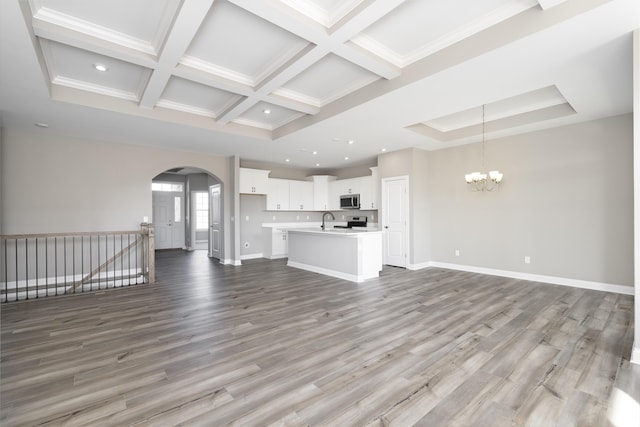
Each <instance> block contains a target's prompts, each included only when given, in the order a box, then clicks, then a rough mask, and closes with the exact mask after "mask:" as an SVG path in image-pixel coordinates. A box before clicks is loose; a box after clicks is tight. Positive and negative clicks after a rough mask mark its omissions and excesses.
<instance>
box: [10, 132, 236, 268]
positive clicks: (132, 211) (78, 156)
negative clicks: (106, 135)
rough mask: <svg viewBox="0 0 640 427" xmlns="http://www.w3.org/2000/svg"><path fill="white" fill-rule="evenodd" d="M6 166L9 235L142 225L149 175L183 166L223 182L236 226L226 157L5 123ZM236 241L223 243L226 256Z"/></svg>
mask: <svg viewBox="0 0 640 427" xmlns="http://www.w3.org/2000/svg"><path fill="white" fill-rule="evenodd" d="M1 166H2V168H1V172H0V176H1V178H2V183H1V185H2V194H3V198H4V200H3V201H4V204H3V206H2V212H1V215H0V217H1V220H0V221H1V227H2V230H3V232H4V233H5V234H18V233H47V232H70V231H105V230H135V229H138V228H139V225H140V222H141V221H142V218H143V216H148V217H149V218H151V211H152V206H151V180H152V179H153V178H154V177H155V176H156V175H158V174H159V173H161V172H163V171H166V170H168V169H172V168H175V167H183V166H193V167H198V168H201V169H203V170H206V171H208V172H210V173H211V174H212V175H215V176H216V177H217V178H219V179H220V180H221V181H222V182H223V191H224V200H223V203H224V206H225V232H227V230H228V231H229V232H231V231H232V228H231V223H230V218H231V216H232V215H233V212H232V211H231V210H230V209H227V208H226V206H232V205H233V204H232V203H231V201H232V200H233V192H232V191H227V186H229V183H230V182H231V177H232V176H233V171H232V169H231V168H230V166H231V163H230V161H229V159H227V158H225V157H221V156H214V155H206V154H202V153H192V152H187V151H180V150H167V149H154V148H150V147H142V146H134V145H125V144H112V143H106V142H101V141H97V140H85V139H77V138H73V137H70V136H63V135H59V134H56V133H55V131H54V130H53V129H47V130H40V129H36V128H34V129H19V128H11V129H9V128H4V129H3V156H2V165H1ZM231 184H232V183H231ZM231 189H233V186H232V185H231ZM232 242H233V239H229V241H227V240H225V246H224V249H225V254H229V255H230V254H232V253H233V252H232V249H233V248H232ZM227 258H231V256H227Z"/></svg>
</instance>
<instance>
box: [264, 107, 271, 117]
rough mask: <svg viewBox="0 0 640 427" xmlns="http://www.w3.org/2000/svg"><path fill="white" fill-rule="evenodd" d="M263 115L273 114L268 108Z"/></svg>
mask: <svg viewBox="0 0 640 427" xmlns="http://www.w3.org/2000/svg"><path fill="white" fill-rule="evenodd" d="M262 112H263V113H265V114H266V115H269V114H271V110H270V109H268V108H265V109H264V110H262Z"/></svg>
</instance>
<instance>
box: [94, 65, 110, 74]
mask: <svg viewBox="0 0 640 427" xmlns="http://www.w3.org/2000/svg"><path fill="white" fill-rule="evenodd" d="M93 68H95V69H96V70H98V71H102V72H105V71H107V70H109V68H108V67H107V66H106V65H104V64H93Z"/></svg>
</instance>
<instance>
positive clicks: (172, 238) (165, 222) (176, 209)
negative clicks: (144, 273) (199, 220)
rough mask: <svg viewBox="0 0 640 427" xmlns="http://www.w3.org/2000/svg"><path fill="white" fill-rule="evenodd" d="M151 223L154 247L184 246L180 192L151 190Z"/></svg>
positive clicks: (172, 247) (170, 247)
mask: <svg viewBox="0 0 640 427" xmlns="http://www.w3.org/2000/svg"><path fill="white" fill-rule="evenodd" d="M152 197H153V223H154V225H155V232H156V236H155V238H156V242H155V243H156V249H174V248H182V247H183V246H184V220H183V204H182V192H178V191H154V192H153V196H152Z"/></svg>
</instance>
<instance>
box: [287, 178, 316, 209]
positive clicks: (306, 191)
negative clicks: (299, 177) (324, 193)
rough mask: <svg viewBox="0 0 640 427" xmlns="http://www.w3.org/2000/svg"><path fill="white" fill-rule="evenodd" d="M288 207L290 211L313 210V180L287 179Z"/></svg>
mask: <svg viewBox="0 0 640 427" xmlns="http://www.w3.org/2000/svg"><path fill="white" fill-rule="evenodd" d="M289 209H290V210H292V211H312V210H313V182H310V181H289Z"/></svg>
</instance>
